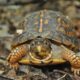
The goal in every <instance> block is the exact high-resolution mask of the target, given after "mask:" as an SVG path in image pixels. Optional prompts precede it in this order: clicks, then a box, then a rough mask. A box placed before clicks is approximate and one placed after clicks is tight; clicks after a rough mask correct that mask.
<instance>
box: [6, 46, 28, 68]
mask: <svg viewBox="0 0 80 80" xmlns="http://www.w3.org/2000/svg"><path fill="white" fill-rule="evenodd" d="M26 49H27V46H26V45H21V46H18V47H16V48H15V49H13V50H12V51H11V53H10V55H9V56H8V58H7V61H8V63H9V65H10V67H12V68H15V69H17V68H18V67H19V64H18V61H19V60H20V59H21V58H22V57H24V56H25V55H26V52H27V50H26Z"/></svg>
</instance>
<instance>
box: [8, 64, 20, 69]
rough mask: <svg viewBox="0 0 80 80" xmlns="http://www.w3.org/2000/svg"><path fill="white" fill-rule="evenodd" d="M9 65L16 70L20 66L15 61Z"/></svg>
mask: <svg viewBox="0 0 80 80" xmlns="http://www.w3.org/2000/svg"><path fill="white" fill-rule="evenodd" d="M8 65H9V67H10V68H12V69H15V70H17V69H18V68H19V64H18V63H13V64H11V63H9V64H8Z"/></svg>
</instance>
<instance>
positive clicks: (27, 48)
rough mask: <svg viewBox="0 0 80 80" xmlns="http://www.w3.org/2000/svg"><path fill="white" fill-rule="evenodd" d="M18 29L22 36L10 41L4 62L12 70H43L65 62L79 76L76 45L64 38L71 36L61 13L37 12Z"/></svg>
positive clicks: (77, 48)
mask: <svg viewBox="0 0 80 80" xmlns="http://www.w3.org/2000/svg"><path fill="white" fill-rule="evenodd" d="M21 26H23V27H24V32H23V33H22V34H20V35H18V36H17V37H15V38H14V39H13V43H12V51H11V53H10V55H9V56H8V58H7V60H8V63H9V64H10V66H11V67H13V68H17V67H18V65H19V63H21V64H28V65H36V66H44V65H54V64H60V63H64V62H66V61H68V62H70V64H71V69H72V71H73V72H74V73H75V74H79V73H80V54H79V44H78V43H79V42H78V41H77V38H76V37H75V36H70V35H69V36H68V35H67V34H66V33H72V32H74V30H73V29H72V28H71V27H70V26H72V25H71V24H70V20H69V19H68V18H67V17H65V16H64V15H63V14H61V13H60V12H56V11H52V10H40V11H36V12H33V13H30V14H28V15H26V16H25V18H24V20H23V21H22V23H21ZM71 31H72V32H71Z"/></svg>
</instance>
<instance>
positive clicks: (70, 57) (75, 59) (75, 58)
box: [61, 46, 80, 75]
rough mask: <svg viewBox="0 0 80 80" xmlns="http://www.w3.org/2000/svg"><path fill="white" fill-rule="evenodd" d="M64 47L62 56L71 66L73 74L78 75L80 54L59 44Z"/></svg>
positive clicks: (79, 71)
mask: <svg viewBox="0 0 80 80" xmlns="http://www.w3.org/2000/svg"><path fill="white" fill-rule="evenodd" d="M61 47H62V48H63V49H64V53H63V55H62V57H63V58H64V59H65V60H67V61H69V62H70V64H71V66H72V68H71V70H72V72H74V75H75V74H77V75H80V55H78V54H77V53H74V52H73V51H71V50H69V49H68V48H66V47H64V46H61Z"/></svg>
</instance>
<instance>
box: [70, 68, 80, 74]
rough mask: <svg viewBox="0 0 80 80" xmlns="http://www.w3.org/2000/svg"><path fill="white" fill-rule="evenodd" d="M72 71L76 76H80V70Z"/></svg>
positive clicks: (74, 69) (73, 69)
mask: <svg viewBox="0 0 80 80" xmlns="http://www.w3.org/2000/svg"><path fill="white" fill-rule="evenodd" d="M71 70H72V72H73V73H74V75H80V69H76V68H71Z"/></svg>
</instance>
